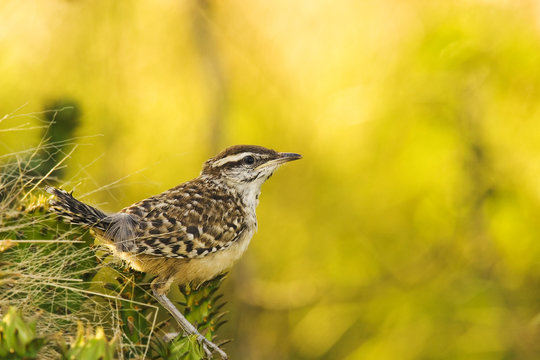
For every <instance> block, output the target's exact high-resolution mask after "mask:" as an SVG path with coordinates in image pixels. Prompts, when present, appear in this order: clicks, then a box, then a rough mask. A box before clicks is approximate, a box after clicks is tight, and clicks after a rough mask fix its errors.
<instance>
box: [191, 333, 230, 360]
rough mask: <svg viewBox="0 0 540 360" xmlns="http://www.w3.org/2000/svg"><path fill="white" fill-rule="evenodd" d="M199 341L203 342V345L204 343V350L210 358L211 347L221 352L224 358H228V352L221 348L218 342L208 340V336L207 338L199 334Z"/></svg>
mask: <svg viewBox="0 0 540 360" xmlns="http://www.w3.org/2000/svg"><path fill="white" fill-rule="evenodd" d="M197 341H198V342H199V343H201V345H202V347H203V349H204V352H205V353H206V356H208V358H212V351H210V349H212V350H213V351H215V352H217V353H218V354H219V356H221V358H222V359H223V360H227V359H228V357H227V354H226V353H225V351H223V350H221V349H220V348H219V346H217V345H216V344H214V343H213V342H211V341H210V340H208V339H207V338H205V337H204V336H202V335H201V334H199V335H198V336H197Z"/></svg>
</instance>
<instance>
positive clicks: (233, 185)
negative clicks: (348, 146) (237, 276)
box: [46, 145, 302, 359]
mask: <svg viewBox="0 0 540 360" xmlns="http://www.w3.org/2000/svg"><path fill="white" fill-rule="evenodd" d="M301 158H302V156H301V155H300V154H297V153H288V152H278V151H275V150H272V149H268V148H265V147H262V146H258V145H234V146H230V147H228V148H226V149H225V150H223V151H222V152H220V153H219V154H218V155H216V156H214V157H212V158H210V159H208V160H207V161H206V162H204V164H203V167H202V171H201V173H200V175H199V176H198V177H196V178H194V179H192V180H189V181H187V182H184V183H182V184H180V185H178V186H176V187H173V188H171V189H169V190H166V191H164V192H162V193H160V194H158V195H154V196H151V197H149V198H147V199H144V200H141V201H139V202H136V203H134V204H133V205H130V206H128V207H125V208H123V209H121V210H120V211H119V212H116V213H112V214H107V213H105V212H103V211H101V210H99V209H97V208H96V207H93V206H91V205H88V204H86V203H83V202H81V201H79V200H77V199H75V198H74V197H73V194H72V193H68V192H67V191H65V190H62V189H59V188H55V187H47V188H46V191H47V192H48V193H50V194H51V197H50V199H49V205H50V209H51V211H53V212H54V213H56V214H57V215H59V216H60V217H61V218H63V220H64V221H66V222H68V223H72V224H75V225H79V226H83V227H86V228H91V229H92V230H93V231H94V232H95V234H96V235H97V236H98V237H99V238H100V239H102V241H103V242H104V243H105V244H106V246H107V247H108V248H109V249H110V251H111V252H112V253H113V255H115V256H117V257H118V258H120V259H122V260H124V261H125V262H126V263H127V264H128V266H129V267H131V268H132V269H134V270H137V271H141V272H145V273H150V274H153V275H156V277H155V279H154V280H153V281H152V283H151V285H150V287H151V289H152V293H153V295H154V297H155V298H156V299H157V300H158V301H159V303H161V305H162V306H163V307H164V308H165V309H167V310H168V311H169V313H170V314H171V315H172V317H173V318H174V319H175V320H176V321H177V322H178V324H179V325H180V328H181V329H182V330H183V332H184V333H185V334H186V335H195V336H196V338H197V340H198V341H199V343H201V345H202V347H203V349H204V351H205V353H206V355H207V356H208V357H212V353H213V352H217V353H218V354H219V355H220V357H221V358H222V359H227V354H226V353H225V352H224V351H223V350H222V349H221V348H219V347H218V346H217V345H215V344H214V343H213V342H212V341H210V340H208V339H207V338H206V337H204V336H202V335H201V334H200V333H199V332H198V330H197V329H196V328H195V326H193V325H192V324H191V323H190V322H189V321H188V320H187V319H186V318H185V317H184V315H183V314H182V313H181V311H179V310H178V308H177V307H176V306H175V305H174V304H173V303H172V302H171V301H170V299H169V298H168V297H167V293H168V291H169V289H170V287H171V285H172V284H173V283H176V284H179V285H184V284H192V285H196V286H197V285H199V284H202V283H203V282H205V281H208V280H211V279H213V278H214V277H216V276H218V275H220V274H222V273H224V272H226V271H227V270H229V269H230V268H231V266H232V265H233V264H234V263H235V262H236V261H237V260H238V259H239V258H240V257H241V256H242V255H243V253H244V252H245V251H246V249H247V247H248V245H249V242H250V240H251V238H252V237H253V235H254V233H255V232H256V230H257V216H256V211H255V210H256V208H257V205H258V204H259V195H260V193H261V186H262V184H263V183H264V182H265V181H266V180H268V179H269V178H270V177H271V176H272V174H273V173H274V172H275V171H276V170H277V169H278V168H279V167H280V166H281V165H283V164H285V163H287V162H290V161H293V160H298V159H301Z"/></svg>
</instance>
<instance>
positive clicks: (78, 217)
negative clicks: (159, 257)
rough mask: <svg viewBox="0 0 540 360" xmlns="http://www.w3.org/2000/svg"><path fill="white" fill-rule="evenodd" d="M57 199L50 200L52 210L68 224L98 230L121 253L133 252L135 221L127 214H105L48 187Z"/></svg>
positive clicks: (69, 195)
mask: <svg viewBox="0 0 540 360" xmlns="http://www.w3.org/2000/svg"><path fill="white" fill-rule="evenodd" d="M45 190H46V191H47V192H48V193H49V194H52V195H54V196H55V197H54V198H52V199H51V200H49V204H50V206H51V207H50V209H51V210H52V211H54V212H55V213H57V214H58V215H60V216H61V217H62V218H64V220H65V221H66V222H69V223H71V224H74V225H80V226H83V227H90V228H93V229H95V230H97V231H98V232H99V233H100V234H101V235H103V236H105V237H106V238H108V239H110V240H112V241H113V242H114V243H115V244H116V247H117V249H118V250H119V251H133V250H134V248H135V243H134V241H133V240H134V226H135V219H134V218H133V217H132V216H131V215H129V214H126V213H121V212H120V213H115V214H111V215H107V214H105V213H104V212H103V211H101V210H99V209H96V208H95V207H93V206H90V205H87V204H85V203H83V202H82V201H79V200H77V199H75V198H74V197H73V196H72V195H71V194H70V193H68V192H67V191H65V190H61V189H57V188H53V187H48V188H47V189H45Z"/></svg>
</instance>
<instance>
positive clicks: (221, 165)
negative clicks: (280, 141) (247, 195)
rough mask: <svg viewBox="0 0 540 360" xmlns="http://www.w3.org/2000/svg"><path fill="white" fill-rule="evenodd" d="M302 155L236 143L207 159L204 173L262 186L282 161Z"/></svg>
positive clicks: (233, 181)
mask: <svg viewBox="0 0 540 360" xmlns="http://www.w3.org/2000/svg"><path fill="white" fill-rule="evenodd" d="M301 158H302V156H301V155H299V154H295V153H283V152H277V151H275V150H271V149H267V148H264V147H262V146H256V145H235V146H231V147H229V148H227V149H225V150H224V151H222V152H221V153H219V154H218V155H216V156H215V157H213V158H211V159H209V160H207V161H206V162H205V163H204V166H203V170H202V172H201V175H203V176H205V175H206V176H211V177H216V178H220V179H223V180H227V181H229V182H232V183H236V184H238V185H240V186H242V184H244V185H246V186H249V187H251V186H253V185H254V186H258V187H259V188H260V185H262V184H263V183H264V182H265V181H266V180H268V178H269V177H270V176H272V174H273V173H274V171H276V169H277V168H278V167H280V166H281V165H282V164H284V163H286V162H289V161H292V160H298V159H301Z"/></svg>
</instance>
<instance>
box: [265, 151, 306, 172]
mask: <svg viewBox="0 0 540 360" xmlns="http://www.w3.org/2000/svg"><path fill="white" fill-rule="evenodd" d="M301 158H302V155H300V154H295V153H283V152H282V153H278V157H277V158H276V159H274V160H270V161H267V162H265V163H264V164H261V165H259V166H258V167H257V169H262V168H265V167H268V166H277V165H281V164H284V163H286V162H289V161H293V160H299V159H301Z"/></svg>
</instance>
